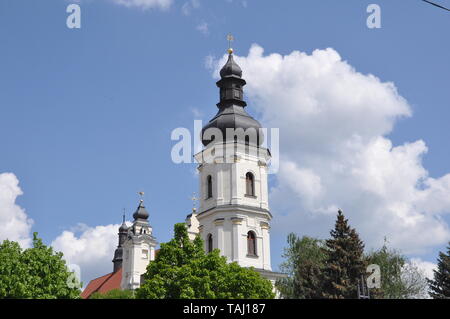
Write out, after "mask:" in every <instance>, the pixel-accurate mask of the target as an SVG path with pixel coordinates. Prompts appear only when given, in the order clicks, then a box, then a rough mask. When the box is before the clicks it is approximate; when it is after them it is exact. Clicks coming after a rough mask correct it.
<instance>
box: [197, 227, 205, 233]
mask: <svg viewBox="0 0 450 319" xmlns="http://www.w3.org/2000/svg"><path fill="white" fill-rule="evenodd" d="M203 228H204V226H203V225H200V226H198V232H199V233H201V232H202V231H203Z"/></svg>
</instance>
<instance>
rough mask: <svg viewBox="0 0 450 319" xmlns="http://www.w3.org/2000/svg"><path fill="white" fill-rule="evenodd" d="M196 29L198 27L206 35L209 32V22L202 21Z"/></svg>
mask: <svg viewBox="0 0 450 319" xmlns="http://www.w3.org/2000/svg"><path fill="white" fill-rule="evenodd" d="M196 29H197V31H200V32H201V33H203V34H205V35H207V34H209V28H208V23H206V22H202V23H200V24H199V25H197V27H196Z"/></svg>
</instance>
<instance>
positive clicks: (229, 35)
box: [227, 33, 234, 54]
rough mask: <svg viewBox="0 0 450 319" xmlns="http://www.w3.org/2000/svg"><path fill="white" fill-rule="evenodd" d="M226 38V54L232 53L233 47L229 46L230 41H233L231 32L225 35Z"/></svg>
mask: <svg viewBox="0 0 450 319" xmlns="http://www.w3.org/2000/svg"><path fill="white" fill-rule="evenodd" d="M227 40H228V54H231V53H233V49H232V48H231V42H233V41H234V37H233V35H232V34H231V33H229V34H228V35H227Z"/></svg>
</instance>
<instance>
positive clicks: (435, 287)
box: [428, 242, 450, 299]
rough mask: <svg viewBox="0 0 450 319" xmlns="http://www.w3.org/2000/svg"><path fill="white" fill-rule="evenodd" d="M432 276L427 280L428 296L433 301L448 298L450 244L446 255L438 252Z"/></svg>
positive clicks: (449, 294) (449, 290) (449, 286)
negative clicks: (435, 267)
mask: <svg viewBox="0 0 450 319" xmlns="http://www.w3.org/2000/svg"><path fill="white" fill-rule="evenodd" d="M433 274H434V276H433V277H434V278H433V279H432V280H428V284H429V288H430V290H429V292H430V296H431V297H433V298H434V299H444V298H450V242H449V243H448V247H447V254H445V253H443V252H439V257H438V264H437V269H436V270H434V271H433Z"/></svg>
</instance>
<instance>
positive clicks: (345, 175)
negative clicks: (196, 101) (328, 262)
mask: <svg viewBox="0 0 450 319" xmlns="http://www.w3.org/2000/svg"><path fill="white" fill-rule="evenodd" d="M225 59H226V56H224V57H222V58H221V59H220V61H213V59H212V58H209V59H207V62H209V64H210V65H214V67H215V70H214V75H215V76H216V77H217V76H218V71H219V68H220V67H221V66H222V65H223V64H224V63H225ZM235 60H236V61H237V62H238V64H240V66H241V68H242V69H243V77H244V78H245V79H246V80H247V83H248V85H247V86H246V91H245V92H246V94H247V95H248V97H249V102H250V105H254V106H255V109H257V110H258V111H260V112H261V113H260V118H261V120H262V123H263V124H264V126H266V127H278V128H280V170H279V173H278V175H277V177H276V186H274V187H273V188H272V189H271V208H272V213H273V214H274V219H273V227H274V230H275V231H278V232H281V233H283V234H286V233H287V232H289V231H294V232H296V233H299V234H300V235H306V234H307V235H313V236H321V237H325V236H328V231H329V230H330V229H331V228H332V227H333V225H334V219H335V214H336V211H337V208H342V209H343V210H344V213H345V215H346V217H348V218H349V220H350V223H351V225H352V226H353V227H355V228H356V229H357V230H358V231H359V233H360V234H361V236H362V238H363V239H364V240H365V242H366V244H367V247H368V248H369V247H374V248H378V247H381V245H382V244H383V239H384V237H385V236H387V238H388V240H389V242H390V243H391V245H392V246H393V247H394V248H399V249H401V250H402V251H403V252H404V253H406V254H421V253H424V252H425V251H426V249H427V248H429V247H433V246H437V245H442V244H445V243H446V242H447V241H448V240H449V239H450V230H449V225H448V224H447V223H446V222H445V220H444V219H443V216H444V214H447V213H449V212H450V174H448V175H445V176H442V177H440V178H432V177H430V176H429V175H428V171H427V170H426V169H425V168H424V167H423V165H422V156H423V155H424V154H425V153H426V152H427V151H428V149H427V146H426V144H425V142H424V141H422V140H418V141H414V142H411V143H404V144H403V145H392V142H391V140H390V139H389V138H388V134H389V133H390V132H391V131H392V130H393V128H394V125H395V123H396V121H397V120H398V119H399V118H405V117H409V116H411V115H412V111H411V107H410V106H409V104H408V102H407V101H406V100H405V99H404V98H403V97H402V96H400V95H399V93H398V92H397V89H396V87H395V85H394V84H393V83H391V82H382V81H381V80H380V79H379V78H377V77H376V76H374V75H371V74H361V73H359V72H357V71H356V70H355V69H354V68H353V67H352V66H351V65H350V64H349V63H347V62H346V61H343V60H342V58H341V57H340V55H339V54H338V52H336V51H335V50H334V49H331V48H328V49H325V50H315V51H314V52H312V54H306V53H303V52H298V51H294V52H292V53H290V54H288V55H284V56H283V55H280V54H270V55H264V52H263V48H261V47H260V46H258V45H253V46H252V47H251V49H250V52H249V54H248V56H246V57H239V56H236V57H235Z"/></svg>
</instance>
